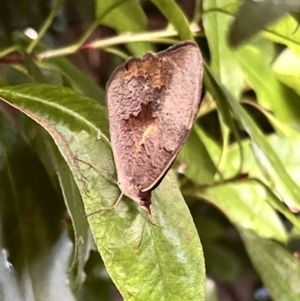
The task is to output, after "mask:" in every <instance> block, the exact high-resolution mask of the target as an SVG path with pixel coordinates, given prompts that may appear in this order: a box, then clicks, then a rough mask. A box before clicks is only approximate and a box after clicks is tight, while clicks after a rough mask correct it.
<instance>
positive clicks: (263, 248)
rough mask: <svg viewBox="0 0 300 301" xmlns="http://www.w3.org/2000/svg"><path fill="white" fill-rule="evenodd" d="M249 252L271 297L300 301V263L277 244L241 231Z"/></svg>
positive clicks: (277, 300) (284, 300) (281, 300)
mask: <svg viewBox="0 0 300 301" xmlns="http://www.w3.org/2000/svg"><path fill="white" fill-rule="evenodd" d="M241 233H242V237H243V239H244V241H245V244H246V249H247V252H248V254H249V256H250V259H251V261H252V263H253V265H254V266H255V268H256V270H257V272H258V273H259V275H260V276H261V278H262V281H263V283H264V285H265V286H266V288H267V289H268V291H269V293H270V295H271V296H272V297H273V299H274V300H276V301H287V300H289V301H298V300H299V299H300V286H299V283H300V262H299V259H297V258H296V257H294V256H293V255H292V254H291V253H289V252H288V251H287V250H286V249H285V248H284V247H283V246H282V245H280V244H279V243H277V242H274V241H271V240H266V239H263V238H261V237H259V236H257V235H255V234H254V233H251V231H246V230H243V231H241Z"/></svg>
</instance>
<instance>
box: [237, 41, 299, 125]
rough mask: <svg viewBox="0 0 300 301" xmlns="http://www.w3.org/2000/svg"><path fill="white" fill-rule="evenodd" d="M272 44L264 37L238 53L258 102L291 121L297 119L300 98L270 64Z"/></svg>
mask: <svg viewBox="0 0 300 301" xmlns="http://www.w3.org/2000/svg"><path fill="white" fill-rule="evenodd" d="M270 47H273V46H272V45H271V44H270V43H268V42H267V43H266V41H264V40H263V39H258V40H256V43H253V44H248V45H246V46H243V47H241V48H239V49H238V50H237V51H236V52H235V56H236V58H237V59H238V61H239V62H240V64H241V67H242V68H243V70H244V72H245V75H246V77H247V80H248V81H249V84H250V85H251V87H252V88H253V90H254V91H255V93H256V94H257V99H258V102H259V104H261V105H262V106H263V107H265V108H266V109H269V110H271V111H272V112H273V113H274V114H275V116H276V118H277V119H279V120H280V121H282V122H287V123H288V124H290V125H291V124H293V123H296V122H298V120H299V117H300V114H299V111H300V98H299V96H298V95H297V94H296V93H294V91H292V90H290V89H288V88H287V87H285V86H284V85H282V84H281V83H280V82H279V81H278V80H277V79H276V77H275V75H274V72H272V69H271V68H270V64H271V60H272V59H273V53H272V52H271V51H270Z"/></svg>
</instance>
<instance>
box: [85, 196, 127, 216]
mask: <svg viewBox="0 0 300 301" xmlns="http://www.w3.org/2000/svg"><path fill="white" fill-rule="evenodd" d="M123 195H124V194H123V192H121V194H120V195H119V197H118V199H117V201H116V202H115V203H114V205H113V206H110V207H105V208H100V209H98V210H96V211H94V212H91V213H88V214H86V215H85V217H89V216H92V215H94V214H95V213H98V212H101V211H108V210H115V209H116V208H117V207H118V205H119V203H120V202H121V200H122V198H123Z"/></svg>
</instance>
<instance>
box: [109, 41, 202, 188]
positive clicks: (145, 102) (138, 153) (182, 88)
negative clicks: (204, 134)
mask: <svg viewBox="0 0 300 301" xmlns="http://www.w3.org/2000/svg"><path fill="white" fill-rule="evenodd" d="M202 75H203V67H202V57H201V54H200V51H199V49H198V47H197V45H196V44H194V43H193V42H184V43H178V44H176V45H175V46H172V47H170V48H168V49H167V50H165V51H162V52H159V53H158V54H156V55H155V54H152V53H148V54H146V55H145V56H143V57H142V58H141V59H136V58H133V59H131V60H129V61H128V62H127V63H125V64H124V65H122V66H120V67H119V68H118V69H117V70H116V71H115V72H114V74H113V75H112V77H111V79H110V81H109V82H108V85H107V98H106V99H107V106H108V114H109V120H110V135H111V143H112V148H113V153H114V159H115V163H116V168H117V173H118V179H119V180H121V181H122V182H123V183H122V184H123V187H126V185H134V186H135V187H137V189H138V190H141V191H147V190H150V189H151V188H153V186H154V185H155V184H157V182H158V181H159V180H160V179H161V177H162V176H163V175H164V174H165V173H166V171H167V170H168V169H169V167H170V165H171V164H172V162H173V161H174V159H175V158H176V155H177V154H178V152H179V150H180V148H181V146H182V145H183V143H184V142H185V141H186V139H187V137H188V134H189V133H190V131H191V128H192V125H193V122H194V120H195V118H196V115H197V112H198V109H199V105H200V97H201V89H202V84H201V83H202Z"/></svg>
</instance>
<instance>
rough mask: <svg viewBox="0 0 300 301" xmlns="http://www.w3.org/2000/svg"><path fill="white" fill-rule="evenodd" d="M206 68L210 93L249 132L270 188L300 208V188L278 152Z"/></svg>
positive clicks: (254, 150)
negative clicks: (281, 160) (289, 173)
mask: <svg viewBox="0 0 300 301" xmlns="http://www.w3.org/2000/svg"><path fill="white" fill-rule="evenodd" d="M205 67H206V69H205V70H206V73H205V77H206V82H207V83H208V88H209V89H211V90H210V92H211V93H212V94H213V95H214V97H215V99H218V101H219V102H221V103H222V105H223V107H226V105H227V107H228V108H230V110H231V112H232V114H233V115H234V117H235V118H236V120H238V122H239V123H240V124H241V126H242V127H243V128H244V129H245V131H247V133H248V134H249V135H250V137H251V145H252V149H253V152H254V154H255V158H256V160H257V161H258V162H259V166H260V168H261V170H262V171H263V172H264V173H265V174H266V175H267V176H268V179H269V181H270V186H272V187H274V191H276V192H277V193H278V195H280V197H281V198H282V199H283V201H284V202H285V203H286V204H288V206H293V207H296V208H300V201H299V197H298V196H299V195H300V188H299V186H298V185H296V184H295V182H294V181H293V179H291V177H290V176H289V175H288V173H287V171H286V169H285V168H284V166H283V164H282V163H281V162H280V160H279V158H278V156H277V154H276V152H275V151H274V150H273V149H272V147H271V146H270V144H269V143H268V142H267V141H266V139H265V137H264V135H263V134H262V132H261V131H260V130H259V128H258V127H257V125H256V124H255V123H254V121H253V120H252V119H251V117H250V116H249V115H248V113H247V112H246V111H245V110H244V109H243V107H241V105H240V104H239V103H238V102H236V101H235V100H234V99H233V98H232V97H231V96H230V94H229V93H228V92H227V91H226V90H225V89H224V88H223V87H222V86H221V85H220V83H219V82H218V81H217V79H216V78H215V77H214V76H213V74H212V73H211V71H210V69H209V68H208V67H207V66H205Z"/></svg>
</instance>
